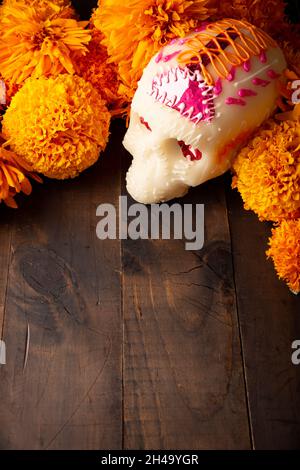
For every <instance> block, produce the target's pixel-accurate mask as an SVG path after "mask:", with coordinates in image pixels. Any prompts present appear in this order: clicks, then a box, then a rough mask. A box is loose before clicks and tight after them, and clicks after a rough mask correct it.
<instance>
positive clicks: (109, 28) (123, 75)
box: [92, 0, 214, 100]
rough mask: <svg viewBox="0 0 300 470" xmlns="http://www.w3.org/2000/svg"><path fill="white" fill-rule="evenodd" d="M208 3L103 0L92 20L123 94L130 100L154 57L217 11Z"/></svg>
mask: <svg viewBox="0 0 300 470" xmlns="http://www.w3.org/2000/svg"><path fill="white" fill-rule="evenodd" d="M208 3H209V0H141V1H139V2H137V1H136V0H123V2H122V3H121V4H120V2H119V1H117V0H100V1H99V6H98V8H97V9H96V10H95V12H94V15H93V17H92V21H93V23H94V25H95V27H96V28H97V29H99V30H100V31H101V32H102V33H103V34H104V40H103V44H104V45H105V46H106V47H107V49H108V54H109V56H110V61H111V62H114V63H115V64H117V65H118V72H119V76H120V79H121V81H122V84H121V86H120V90H119V91H120V94H122V95H123V96H125V98H127V99H129V100H130V99H131V98H132V97H133V94H134V92H135V89H136V86H137V82H138V80H139V79H140V78H141V75H142V73H143V70H144V68H145V66H146V65H147V63H148V62H149V60H150V59H151V58H152V56H153V55H154V54H155V53H156V52H157V51H158V50H159V49H160V48H161V46H163V45H164V44H166V43H167V42H168V41H170V40H171V39H173V38H175V37H178V36H182V37H183V36H186V34H188V33H189V31H191V30H193V29H194V28H196V27H197V26H198V25H199V24H200V23H201V22H202V21H204V20H206V19H207V18H208V17H209V16H210V14H211V13H212V12H213V11H214V10H213V9H211V10H209V9H208V8H207V5H208Z"/></svg>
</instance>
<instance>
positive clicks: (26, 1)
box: [0, 0, 75, 18]
mask: <svg viewBox="0 0 300 470" xmlns="http://www.w3.org/2000/svg"><path fill="white" fill-rule="evenodd" d="M20 5H21V6H22V5H28V6H31V7H34V8H36V9H38V10H40V11H43V12H45V13H46V14H47V13H49V14H52V12H53V9H56V10H57V11H59V9H60V14H61V15H63V16H64V17H65V18H72V17H73V16H74V17H75V10H74V8H73V7H72V2H71V1H70V0H4V1H3V3H2V5H1V6H0V14H1V15H3V14H4V15H5V14H6V7H7V6H8V7H10V6H16V7H18V6H20Z"/></svg>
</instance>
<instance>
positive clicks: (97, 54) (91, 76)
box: [76, 29, 126, 116]
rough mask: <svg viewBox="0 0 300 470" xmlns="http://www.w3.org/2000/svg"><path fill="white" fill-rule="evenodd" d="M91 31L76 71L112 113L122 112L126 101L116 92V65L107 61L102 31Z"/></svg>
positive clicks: (117, 85)
mask: <svg viewBox="0 0 300 470" xmlns="http://www.w3.org/2000/svg"><path fill="white" fill-rule="evenodd" d="M91 33H92V40H91V42H90V43H89V45H88V53H87V54H86V55H85V56H81V57H80V58H79V59H78V60H77V62H76V71H77V73H78V75H80V76H81V77H82V78H84V79H85V80H86V81H87V82H90V83H91V84H92V85H93V86H94V88H96V90H97V91H98V92H99V94H100V95H101V96H102V98H103V99H104V100H105V101H106V103H107V107H108V109H109V110H110V111H111V113H112V115H114V116H116V115H121V114H124V112H125V106H126V102H125V101H124V100H123V99H122V97H121V96H120V95H119V93H118V88H119V84H120V82H119V80H118V75H117V67H116V65H115V64H110V63H108V54H107V49H106V47H105V46H104V45H103V44H101V41H102V39H103V35H102V33H100V31H98V30H97V29H93V30H92V31H91Z"/></svg>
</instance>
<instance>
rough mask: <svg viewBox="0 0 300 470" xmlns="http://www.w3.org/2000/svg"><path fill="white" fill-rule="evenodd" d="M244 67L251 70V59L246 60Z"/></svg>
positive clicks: (247, 70)
mask: <svg viewBox="0 0 300 470" xmlns="http://www.w3.org/2000/svg"><path fill="white" fill-rule="evenodd" d="M243 69H244V70H245V72H250V70H251V63H250V60H247V61H246V62H244V63H243Z"/></svg>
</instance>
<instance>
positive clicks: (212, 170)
mask: <svg viewBox="0 0 300 470" xmlns="http://www.w3.org/2000/svg"><path fill="white" fill-rule="evenodd" d="M285 68H286V62H285V59H284V56H283V53H282V51H281V50H280V49H279V48H278V47H277V45H276V43H275V42H274V41H273V40H272V39H271V38H270V37H269V36H268V35H267V34H266V33H264V32H263V31H261V30H259V29H257V28H256V27H254V26H252V25H250V24H249V23H246V22H241V21H237V20H222V21H219V22H217V23H211V24H209V25H204V26H203V28H202V29H201V30H196V31H195V32H193V33H192V34H191V35H189V36H187V37H186V38H184V39H177V40H174V41H172V42H171V43H170V44H169V45H167V46H166V47H164V48H163V49H162V50H161V51H160V52H159V53H158V54H157V55H156V56H155V57H153V59H152V60H151V61H150V63H149V64H148V66H147V67H146V68H145V70H144V74H143V76H142V78H141V80H140V82H139V85H138V89H137V91H136V94H135V96H134V99H133V102H132V108H131V117H130V125H129V129H128V131H127V133H126V136H125V139H124V146H125V148H126V149H127V150H128V151H129V152H130V153H131V154H132V155H133V162H132V165H131V167H130V169H129V171H128V173H127V189H128V191H129V193H130V194H131V195H132V196H133V198H134V199H136V200H137V201H139V202H143V203H146V204H148V203H156V202H162V201H167V200H169V199H173V198H175V197H180V196H183V195H184V194H185V193H186V192H187V191H188V188H189V187H190V186H197V185H199V184H201V183H203V182H205V181H207V180H209V179H211V178H215V177H216V176H219V175H221V174H222V173H224V172H225V171H227V170H228V169H229V168H230V166H231V162H232V159H233V158H234V156H235V155H236V153H237V150H238V149H239V147H240V146H241V144H242V143H243V142H244V141H245V139H247V137H249V135H250V134H251V133H252V132H253V131H254V130H255V129H256V128H257V127H258V126H260V125H261V124H262V122H263V121H264V120H265V119H267V118H268V117H269V116H270V114H271V113H272V112H273V111H274V109H275V107H276V100H277V98H278V94H279V93H278V79H279V77H280V76H281V74H282V72H283V71H284V69H285Z"/></svg>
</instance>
